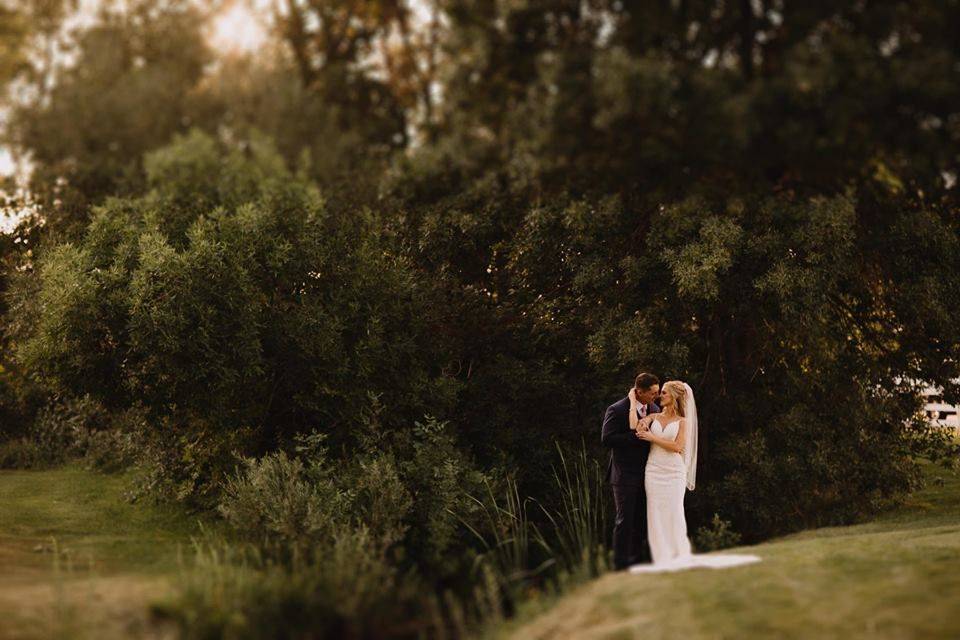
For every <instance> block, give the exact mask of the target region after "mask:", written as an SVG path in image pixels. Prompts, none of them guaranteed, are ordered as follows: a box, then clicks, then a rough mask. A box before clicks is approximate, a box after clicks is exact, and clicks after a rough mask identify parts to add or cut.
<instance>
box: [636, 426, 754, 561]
mask: <svg viewBox="0 0 960 640" xmlns="http://www.w3.org/2000/svg"><path fill="white" fill-rule="evenodd" d="M679 430H680V421H679V420H674V421H673V422H671V423H669V424H668V425H666V426H663V425H662V424H660V421H659V419H654V421H653V422H652V423H651V424H650V431H651V433H653V435H655V436H658V437H660V438H663V439H665V440H676V438H677V432H678V431H679ZM694 464H696V463H695V462H694ZM644 481H645V482H644V486H645V489H646V492H647V538H648V540H649V542H650V553H651V555H652V556H653V564H638V565H634V566H633V567H631V568H630V572H631V573H659V572H662V571H679V570H681V569H691V568H694V567H712V568H721V567H733V566H738V565H744V564H751V563H753V562H758V561H759V560H760V558H758V557H757V556H752V555H730V554H727V555H694V554H693V553H692V551H691V549H690V540H689V539H688V538H687V519H686V515H685V514H684V511H683V497H684V494H685V493H686V491H687V484H688V468H687V463H686V462H685V461H684V458H683V456H682V455H681V454H679V453H676V452H673V451H668V450H667V449H664V448H663V447H661V446H659V445H657V444H655V443H654V444H651V446H650V455H649V457H648V458H647V468H646V475H645V478H644Z"/></svg>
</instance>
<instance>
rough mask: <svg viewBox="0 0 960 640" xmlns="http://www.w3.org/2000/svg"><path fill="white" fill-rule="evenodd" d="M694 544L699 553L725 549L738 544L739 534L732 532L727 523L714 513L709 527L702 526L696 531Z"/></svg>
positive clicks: (730, 526) (731, 527)
mask: <svg viewBox="0 0 960 640" xmlns="http://www.w3.org/2000/svg"><path fill="white" fill-rule="evenodd" d="M694 544H695V546H696V548H697V551H701V552H705V551H716V550H718V549H727V548H729V547H735V546H737V545H738V544H740V534H739V533H737V532H736V531H734V530H733V526H732V525H731V524H730V522H729V521H727V520H724V519H722V518H721V517H720V514H718V513H715V514H713V520H711V521H710V525H709V526H702V527H700V528H699V529H697V533H696V535H695V536H694Z"/></svg>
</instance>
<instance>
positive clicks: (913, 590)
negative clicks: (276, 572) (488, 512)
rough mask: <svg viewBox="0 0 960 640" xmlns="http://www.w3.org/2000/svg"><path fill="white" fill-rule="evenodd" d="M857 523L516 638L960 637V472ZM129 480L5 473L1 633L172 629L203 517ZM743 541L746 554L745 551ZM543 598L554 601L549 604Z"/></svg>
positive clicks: (613, 591) (596, 596) (568, 613)
mask: <svg viewBox="0 0 960 640" xmlns="http://www.w3.org/2000/svg"><path fill="white" fill-rule="evenodd" d="M927 474H928V476H929V481H928V483H927V487H926V488H925V489H924V490H922V491H920V492H918V493H916V494H914V495H913V496H912V497H911V498H910V499H909V500H908V501H907V503H906V504H905V505H904V506H902V507H900V508H899V509H897V510H895V511H892V512H890V513H887V514H884V515H883V516H881V517H879V518H877V519H876V520H874V521H872V522H870V523H867V524H862V525H857V526H852V527H836V528H827V529H818V530H812V531H805V532H803V533H799V534H796V535H793V536H789V537H786V538H780V539H777V540H774V541H771V542H768V543H765V544H762V545H758V546H755V547H749V548H745V549H742V551H744V552H749V553H755V554H757V555H759V556H761V557H762V558H763V562H761V563H760V564H756V565H751V566H747V567H739V568H734V569H726V570H719V571H715V570H710V569H700V570H694V571H688V572H685V573H679V574H662V575H645V576H632V575H625V574H610V575H607V576H605V577H603V578H601V579H599V580H596V581H594V582H591V583H589V584H586V585H583V586H581V587H579V588H577V589H575V590H573V591H571V592H569V593H567V594H566V595H565V596H562V597H560V598H559V599H558V600H555V601H550V602H547V601H541V602H540V603H539V604H538V603H532V604H531V605H530V606H529V607H528V609H527V610H526V611H524V612H521V615H520V616H519V617H518V619H516V620H515V621H513V622H511V623H509V624H508V625H506V626H503V627H501V628H499V629H497V630H496V631H495V635H497V636H499V637H501V638H516V639H518V640H520V639H524V640H525V639H526V638H605V639H610V640H614V639H628V638H638V639H640V638H642V639H644V640H648V639H649V640H652V639H657V638H683V639H684V640H701V639H706V638H737V639H739V638H754V637H759V638H841V637H842V638H845V639H849V638H960V475H958V474H957V473H955V472H948V471H945V470H942V469H939V468H934V467H928V469H927ZM127 486H128V478H126V477H122V476H105V475H101V474H96V473H92V472H88V471H84V470H82V469H79V468H65V469H57V470H52V471H23V472H11V471H6V472H0V640H13V639H17V640H19V639H24V640H36V639H39V638H97V639H100V638H104V639H110V638H164V637H170V636H171V634H172V630H170V629H167V628H164V627H158V626H157V625H156V624H155V623H152V622H150V621H149V620H148V618H147V611H148V607H149V605H150V604H151V603H153V602H156V601H158V600H162V599H163V598H164V597H165V596H166V594H168V593H169V592H170V589H171V584H172V580H171V578H172V577H175V576H176V575H177V574H178V571H179V570H180V567H181V566H182V563H181V561H180V560H179V559H178V555H179V554H180V553H181V551H182V553H183V555H184V556H185V557H186V558H188V562H187V563H188V564H189V558H190V556H191V550H190V538H191V536H193V535H196V534H198V533H199V532H200V528H199V524H198V523H197V521H196V520H195V519H194V518H190V517H189V516H187V515H186V514H184V513H183V512H181V511H178V510H176V509H171V508H160V507H156V506H153V505H149V504H137V505H132V504H129V503H128V502H127V501H126V500H125V499H124V498H123V491H124V489H125V488H126V487H127ZM734 552H735V550H734ZM537 609H539V611H538V610H537Z"/></svg>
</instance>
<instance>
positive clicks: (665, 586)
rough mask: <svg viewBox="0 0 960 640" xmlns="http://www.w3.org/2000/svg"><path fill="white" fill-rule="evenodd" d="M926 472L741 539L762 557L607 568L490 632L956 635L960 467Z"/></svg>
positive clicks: (959, 631)
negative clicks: (838, 522)
mask: <svg viewBox="0 0 960 640" xmlns="http://www.w3.org/2000/svg"><path fill="white" fill-rule="evenodd" d="M926 474H927V476H928V482H927V486H926V488H925V489H923V490H922V491H919V492H917V493H916V494H914V495H913V496H911V497H910V499H908V501H907V502H906V504H904V505H903V506H902V507H900V508H898V509H896V510H894V511H891V512H889V513H887V514H884V515H882V516H881V517H879V518H877V519H876V520H874V521H872V522H870V523H867V524H861V525H856V526H850V527H833V528H825V529H816V530H810V531H804V532H802V533H799V534H796V535H792V536H788V537H785V538H780V539H777V540H773V541H771V542H768V543H765V544H761V545H757V546H753V547H745V548H741V549H740V550H739V551H741V552H744V553H753V554H756V555H759V556H761V557H762V558H763V561H762V562H760V563H759V564H754V565H749V566H745V567H738V568H731V569H723V570H711V569H698V570H692V571H687V572H684V573H676V574H658V575H629V574H623V573H617V574H609V575H606V576H604V577H602V578H600V579H598V580H596V581H594V582H592V583H589V584H586V585H583V586H581V587H579V588H577V589H575V590H574V591H571V592H570V593H569V594H567V595H566V596H564V597H561V598H560V599H559V600H558V601H556V603H555V604H553V606H550V607H549V609H547V610H546V611H542V612H540V613H539V614H536V613H534V612H532V611H528V612H527V613H526V614H525V615H523V614H522V615H521V616H520V617H519V618H518V620H516V621H515V622H513V623H511V624H509V625H507V626H505V627H503V628H501V629H500V630H499V634H498V635H499V636H500V637H510V638H516V639H517V640H520V639H527V638H604V639H609V640H614V639H624V640H626V639H629V638H637V639H641V638H642V639H644V640H655V639H658V638H671V639H682V640H705V639H707V638H710V639H720V638H731V639H740V638H845V639H851V638H960V475H958V473H956V472H951V471H947V470H944V469H942V468H939V467H934V466H932V465H931V466H928V467H927V468H926ZM737 551H738V550H736V549H733V550H729V552H731V553H736V552H737Z"/></svg>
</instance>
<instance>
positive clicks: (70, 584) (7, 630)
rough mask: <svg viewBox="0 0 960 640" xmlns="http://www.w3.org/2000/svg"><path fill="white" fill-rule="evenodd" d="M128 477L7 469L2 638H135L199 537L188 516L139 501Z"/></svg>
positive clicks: (1, 499) (2, 474)
mask: <svg viewBox="0 0 960 640" xmlns="http://www.w3.org/2000/svg"><path fill="white" fill-rule="evenodd" d="M129 481H130V477H129V476H118V475H103V474H99V473H95V472H91V471H86V470H83V469H80V468H75V467H66V468H62V469H56V470H50V471H0V639H2V640H7V639H14V638H25V639H33V638H48V637H63V638H73V637H84V636H88V637H97V638H109V637H131V636H133V637H135V636H138V635H144V634H146V633H147V632H148V631H149V626H150V625H149V624H148V621H147V619H146V612H147V604H148V602H149V601H151V600H153V599H155V598H158V597H163V596H164V595H165V594H166V593H167V592H168V591H169V588H170V580H169V578H170V577H171V576H173V575H175V574H176V573H177V572H178V571H179V568H180V564H181V563H180V561H179V557H180V554H181V551H182V552H183V553H184V554H188V553H190V538H191V536H192V535H196V534H198V533H199V532H200V529H199V524H198V522H197V521H196V519H195V518H191V517H189V516H188V515H187V514H186V513H184V512H183V511H182V510H179V509H176V508H171V507H159V506H155V505H152V504H131V503H129V502H128V501H127V500H126V499H125V497H124V491H125V490H126V489H127V488H128V486H129V484H130V482H129Z"/></svg>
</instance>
